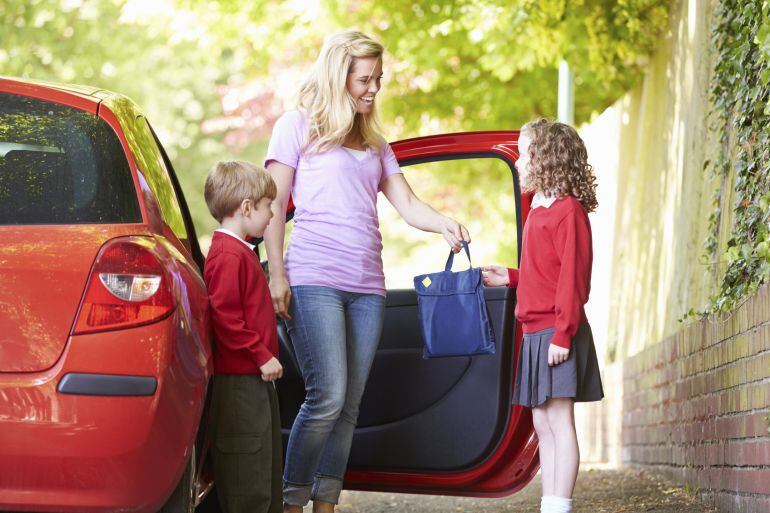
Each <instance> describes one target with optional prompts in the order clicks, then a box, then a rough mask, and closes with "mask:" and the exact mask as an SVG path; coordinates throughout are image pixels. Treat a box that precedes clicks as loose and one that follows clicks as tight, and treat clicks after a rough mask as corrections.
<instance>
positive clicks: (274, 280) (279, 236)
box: [263, 160, 294, 319]
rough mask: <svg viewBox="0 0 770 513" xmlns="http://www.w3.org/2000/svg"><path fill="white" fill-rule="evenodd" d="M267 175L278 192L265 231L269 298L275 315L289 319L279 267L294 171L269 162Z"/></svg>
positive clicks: (288, 290)
mask: <svg viewBox="0 0 770 513" xmlns="http://www.w3.org/2000/svg"><path fill="white" fill-rule="evenodd" d="M267 172H268V174H269V175H270V176H271V177H273V180H274V181H275V185H276V189H277V190H278V193H277V195H276V197H275V201H273V204H272V207H271V208H272V209H273V218H272V219H271V220H270V223H269V224H268V225H267V228H265V234H264V236H263V238H264V240H265V252H266V253H267V262H268V265H269V266H270V267H269V268H270V296H271V298H272V300H273V308H274V309H275V313H276V314H277V315H278V316H279V317H281V318H282V319H290V318H291V316H289V301H291V288H290V287H289V280H288V278H287V277H286V269H285V267H284V265H283V242H284V237H285V236H286V206H287V204H288V203H289V194H290V193H291V184H292V180H293V179H294V168H292V167H289V166H287V165H286V164H281V163H280V162H278V161H275V160H273V161H271V162H270V163H269V164H268V165H267Z"/></svg>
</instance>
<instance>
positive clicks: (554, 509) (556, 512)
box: [546, 495, 572, 513]
mask: <svg viewBox="0 0 770 513" xmlns="http://www.w3.org/2000/svg"><path fill="white" fill-rule="evenodd" d="M547 504H548V506H550V508H551V509H547V510H546V511H548V513H572V499H565V498H564V497H557V496H555V495H552V496H550V497H548V501H547Z"/></svg>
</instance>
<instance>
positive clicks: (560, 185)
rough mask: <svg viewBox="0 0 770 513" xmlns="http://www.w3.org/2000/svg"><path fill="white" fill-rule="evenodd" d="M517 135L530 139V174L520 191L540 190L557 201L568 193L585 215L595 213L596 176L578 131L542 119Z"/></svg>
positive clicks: (530, 123)
mask: <svg viewBox="0 0 770 513" xmlns="http://www.w3.org/2000/svg"><path fill="white" fill-rule="evenodd" d="M520 133H521V134H523V135H526V136H527V137H529V138H530V143H529V148H528V153H529V174H528V177H527V180H526V183H522V184H521V188H522V190H523V191H524V192H537V191H541V192H544V193H549V194H552V195H554V196H556V197H557V198H560V197H562V196H565V195H567V194H569V195H571V196H574V197H575V198H576V199H577V200H578V201H580V203H581V204H582V205H583V207H585V209H586V211H587V212H593V211H594V210H596V207H597V206H598V202H597V200H596V176H595V175H594V172H593V167H592V166H591V164H589V163H588V152H587V151H586V147H585V144H584V143H583V140H582V139H581V138H580V136H579V135H578V133H577V131H576V130H575V129H574V128H572V127H571V126H569V125H566V124H564V123H559V122H558V121H549V120H547V119H542V118H541V119H537V120H535V121H530V122H529V123H527V124H526V125H524V126H523V127H522V128H521V132H520Z"/></svg>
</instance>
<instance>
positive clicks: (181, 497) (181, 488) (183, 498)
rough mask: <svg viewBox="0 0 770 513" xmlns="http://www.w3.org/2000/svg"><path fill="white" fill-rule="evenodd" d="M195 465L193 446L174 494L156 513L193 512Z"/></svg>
mask: <svg viewBox="0 0 770 513" xmlns="http://www.w3.org/2000/svg"><path fill="white" fill-rule="evenodd" d="M195 465H196V454H195V446H194V445H193V448H192V451H191V454H190V459H189V460H188V461H187V466H186V467H185V469H184V473H183V474H182V478H181V479H180V480H179V484H177V485H176V488H175V489H174V493H172V494H171V497H169V499H168V501H166V504H164V505H163V507H162V508H161V509H160V511H158V513H193V512H194V511H195V494H196V492H197V490H196V487H195Z"/></svg>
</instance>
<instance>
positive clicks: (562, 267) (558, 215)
mask: <svg viewBox="0 0 770 513" xmlns="http://www.w3.org/2000/svg"><path fill="white" fill-rule="evenodd" d="M592 261H593V251H592V247H591V224H590V223H589V221H588V214H587V213H586V210H585V208H584V207H583V205H582V204H581V203H580V202H579V201H578V200H577V199H576V198H575V197H574V196H563V197H561V198H559V199H557V200H556V201H554V202H553V203H552V204H551V206H550V207H538V208H534V209H532V210H531V211H530V213H529V217H528V218H527V222H526V224H525V226H524V236H523V241H522V251H521V264H520V266H519V267H520V269H508V277H509V279H510V283H509V284H508V286H509V287H515V288H516V289H517V290H516V298H517V299H516V301H517V302H516V318H517V319H518V320H519V321H521V322H522V325H523V326H522V328H523V330H524V333H534V332H536V331H540V330H542V329H545V328H554V329H555V332H554V335H553V338H552V339H551V343H553V344H556V345H558V346H561V347H564V348H567V349H569V348H570V345H571V343H572V337H573V336H574V335H575V333H577V330H578V327H579V326H580V324H581V323H586V322H588V320H587V319H586V313H585V310H584V308H583V306H584V305H585V304H586V302H587V301H588V294H589V292H590V290H591V264H592Z"/></svg>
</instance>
